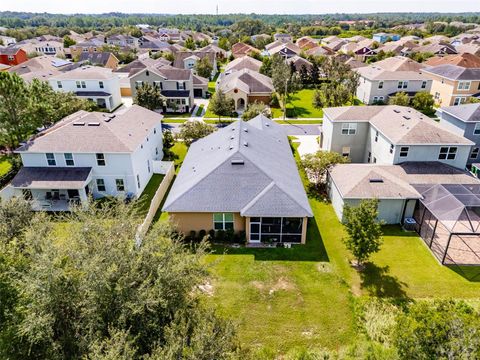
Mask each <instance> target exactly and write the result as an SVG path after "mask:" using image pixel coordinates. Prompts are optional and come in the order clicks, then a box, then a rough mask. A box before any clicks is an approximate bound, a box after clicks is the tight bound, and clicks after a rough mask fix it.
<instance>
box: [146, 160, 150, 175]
mask: <svg viewBox="0 0 480 360" xmlns="http://www.w3.org/2000/svg"><path fill="white" fill-rule="evenodd" d="M147 170H148V173H149V174H150V160H147Z"/></svg>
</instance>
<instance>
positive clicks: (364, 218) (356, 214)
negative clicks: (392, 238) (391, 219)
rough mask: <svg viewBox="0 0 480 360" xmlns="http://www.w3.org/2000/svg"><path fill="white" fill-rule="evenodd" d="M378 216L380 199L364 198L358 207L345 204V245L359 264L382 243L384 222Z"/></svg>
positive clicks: (378, 248) (376, 250)
mask: <svg viewBox="0 0 480 360" xmlns="http://www.w3.org/2000/svg"><path fill="white" fill-rule="evenodd" d="M377 218H378V200H377V199H371V200H362V201H360V204H359V205H358V206H357V207H352V206H350V205H348V204H345V205H344V206H343V219H344V223H345V230H346V232H347V234H348V236H347V238H345V239H344V242H345V245H346V246H347V248H348V250H350V252H351V253H352V255H353V257H354V258H355V260H356V261H357V264H358V265H359V266H362V265H363V264H364V263H365V261H367V260H368V259H369V258H370V256H371V255H372V254H373V253H376V252H378V251H379V250H380V246H381V245H382V223H381V222H379V221H378V220H377Z"/></svg>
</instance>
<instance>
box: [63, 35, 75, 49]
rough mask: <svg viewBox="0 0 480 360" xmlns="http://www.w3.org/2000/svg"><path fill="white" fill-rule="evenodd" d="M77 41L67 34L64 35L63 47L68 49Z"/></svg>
mask: <svg viewBox="0 0 480 360" xmlns="http://www.w3.org/2000/svg"><path fill="white" fill-rule="evenodd" d="M76 43H77V42H76V41H75V40H73V39H72V38H71V37H70V36H68V35H65V36H64V37H63V47H64V48H65V49H68V48H69V47H70V46H72V45H75V44H76Z"/></svg>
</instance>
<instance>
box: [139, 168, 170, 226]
mask: <svg viewBox="0 0 480 360" xmlns="http://www.w3.org/2000/svg"><path fill="white" fill-rule="evenodd" d="M163 177H164V176H163V175H160V174H153V176H152V178H151V179H150V181H149V182H148V184H147V186H146V187H145V190H143V193H142V195H140V198H139V199H138V201H139V202H138V212H139V214H140V215H141V216H142V217H143V216H146V215H147V213H148V209H149V207H150V203H151V202H152V199H153V196H154V195H155V192H156V191H157V189H158V187H159V186H160V183H161V182H162V180H163Z"/></svg>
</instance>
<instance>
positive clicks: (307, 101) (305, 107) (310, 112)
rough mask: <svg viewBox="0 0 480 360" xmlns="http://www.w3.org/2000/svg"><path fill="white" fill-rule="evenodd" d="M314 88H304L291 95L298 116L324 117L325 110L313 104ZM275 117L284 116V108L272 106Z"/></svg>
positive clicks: (290, 102)
mask: <svg viewBox="0 0 480 360" xmlns="http://www.w3.org/2000/svg"><path fill="white" fill-rule="evenodd" d="M314 93H315V90H314V89H303V90H300V91H298V92H296V93H295V94H293V95H291V96H290V101H289V102H288V104H291V105H292V106H293V107H294V111H295V117H296V118H322V117H323V110H322V109H316V108H315V107H314V106H313V95H314ZM272 115H273V118H283V109H280V108H272Z"/></svg>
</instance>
